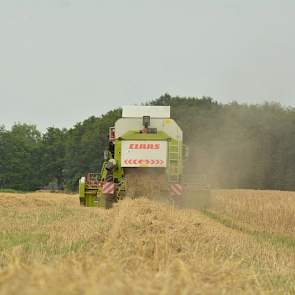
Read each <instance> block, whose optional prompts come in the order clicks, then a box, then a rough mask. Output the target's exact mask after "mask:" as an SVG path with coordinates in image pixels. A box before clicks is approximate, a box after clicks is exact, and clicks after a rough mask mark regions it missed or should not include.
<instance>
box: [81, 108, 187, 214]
mask: <svg viewBox="0 0 295 295" xmlns="http://www.w3.org/2000/svg"><path fill="white" fill-rule="evenodd" d="M183 153H184V147H183V135H182V130H181V129H180V127H179V126H178V125H177V123H176V122H175V121H174V120H173V119H171V118H170V107H169V106H127V107H123V111H122V118H120V119H118V120H117V121H116V123H115V126H114V127H111V128H110V130H109V148H108V150H107V151H105V153H104V162H103V164H102V168H101V173H100V174H99V173H89V174H88V175H87V176H86V177H82V178H81V179H80V181H79V195H80V204H81V205H84V206H87V207H103V208H111V207H112V204H113V203H114V202H117V201H118V200H120V199H122V198H124V197H125V196H128V197H131V198H136V197H148V198H152V199H169V200H172V201H173V202H175V203H180V202H182V196H183V191H184V185H183V179H182V178H183V177H182V176H183Z"/></svg>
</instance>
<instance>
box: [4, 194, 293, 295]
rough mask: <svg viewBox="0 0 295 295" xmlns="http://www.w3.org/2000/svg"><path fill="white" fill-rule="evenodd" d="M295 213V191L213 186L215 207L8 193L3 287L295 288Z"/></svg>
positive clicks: (80, 290) (70, 290)
mask: <svg viewBox="0 0 295 295" xmlns="http://www.w3.org/2000/svg"><path fill="white" fill-rule="evenodd" d="M294 213H295V193H292V192H275V191H251V190H228V191H220V190H219V191H214V192H213V202H212V206H211V207H210V208H209V209H207V210H206V211H198V210H192V209H177V208H174V207H172V206H168V205H165V204H162V203H158V202H152V201H150V200H147V199H137V200H128V199H126V200H124V201H121V202H120V203H119V204H117V205H116V206H115V208H114V209H112V210H104V209H98V208H81V207H80V206H79V201H78V197H77V196H73V195H66V194H50V193H39V192H38V193H32V194H9V193H0V294H24V295H25V294H38V295H39V294H40V295H41V294H294V293H295V286H294V285H295V284H294V282H295V236H294V234H295V218H294Z"/></svg>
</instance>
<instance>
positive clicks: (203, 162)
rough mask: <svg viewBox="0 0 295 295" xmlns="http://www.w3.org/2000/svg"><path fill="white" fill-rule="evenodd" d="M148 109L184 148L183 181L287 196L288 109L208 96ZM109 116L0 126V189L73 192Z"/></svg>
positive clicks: (291, 122)
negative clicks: (62, 124) (169, 124)
mask: <svg viewBox="0 0 295 295" xmlns="http://www.w3.org/2000/svg"><path fill="white" fill-rule="evenodd" d="M147 104H148V105H170V106H171V116H172V118H174V119H175V120H176V121H177V122H178V124H179V125H180V127H181V128H182V129H183V132H184V142H185V144H186V145H187V146H188V147H189V153H188V157H187V159H186V161H185V175H191V176H193V177H195V178H196V179H198V177H200V178H202V179H203V181H205V182H206V184H208V185H209V186H211V187H214V188H253V189H281V190H295V168H294V167H295V149H294V145H295V109H294V108H284V107H282V106H281V105H279V104H276V103H265V104H262V105H248V104H238V103H236V102H232V103H230V104H221V103H218V102H216V101H215V100H213V99H212V98H210V97H202V98H194V97H172V96H170V95H169V94H165V95H163V96H161V97H160V98H158V99H155V100H152V101H150V102H148V103H147ZM120 117H121V109H116V110H113V111H110V112H108V113H106V114H105V115H102V116H100V117H94V116H92V117H90V118H88V119H86V120H85V121H83V122H80V123H77V124H76V125H75V126H73V127H72V128H70V129H60V128H54V127H50V128H48V129H47V130H46V132H45V133H43V134H42V133H41V132H40V131H38V129H37V127H36V126H34V125H29V124H25V123H18V124H15V125H14V126H12V128H11V129H6V128H5V127H4V126H2V127H0V189H16V190H24V191H31V190H36V189H41V188H55V189H56V188H58V189H65V190H73V191H74V190H76V189H77V184H78V180H79V178H80V177H81V176H82V175H85V174H86V173H87V172H97V171H98V170H99V169H100V165H101V162H102V160H103V151H104V149H105V148H106V147H107V136H108V129H109V127H111V126H113V125H114V122H115V121H116V120H117V119H118V118H120Z"/></svg>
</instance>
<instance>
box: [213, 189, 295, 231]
mask: <svg viewBox="0 0 295 295" xmlns="http://www.w3.org/2000/svg"><path fill="white" fill-rule="evenodd" d="M213 194H214V197H215V198H214V200H215V202H214V206H213V209H211V211H213V212H216V213H217V214H218V215H221V216H223V217H225V218H229V219H231V220H232V221H233V222H235V223H240V224H243V225H246V226H249V227H250V228H252V229H255V230H258V231H262V232H268V233H276V234H284V235H289V236H294V234H295V218H294V217H295V192H280V191H257V190H224V191H216V192H214V193H213Z"/></svg>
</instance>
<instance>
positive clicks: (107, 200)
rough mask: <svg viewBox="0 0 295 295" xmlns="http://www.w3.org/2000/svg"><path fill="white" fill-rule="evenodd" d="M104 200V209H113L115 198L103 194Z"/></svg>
mask: <svg viewBox="0 0 295 295" xmlns="http://www.w3.org/2000/svg"><path fill="white" fill-rule="evenodd" d="M104 200H105V209H111V208H112V207H113V203H114V202H115V198H114V196H113V195H111V194H104Z"/></svg>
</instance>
